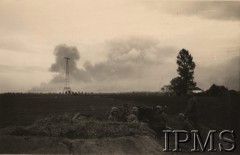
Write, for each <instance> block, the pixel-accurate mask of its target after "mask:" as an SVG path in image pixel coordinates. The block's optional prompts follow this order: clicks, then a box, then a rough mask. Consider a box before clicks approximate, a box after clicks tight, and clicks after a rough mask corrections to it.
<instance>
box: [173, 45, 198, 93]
mask: <svg viewBox="0 0 240 155" xmlns="http://www.w3.org/2000/svg"><path fill="white" fill-rule="evenodd" d="M177 64H178V68H177V72H178V74H179V76H178V77H176V78H173V79H172V80H171V82H170V83H171V88H172V89H173V91H174V92H175V93H176V94H177V95H186V94H187V91H188V90H189V89H191V88H194V87H195V86H196V82H194V76H193V75H194V69H195V67H196V65H195V62H194V61H193V57H192V55H191V54H190V53H189V52H188V51H187V50H186V49H182V50H180V52H179V54H178V56H177Z"/></svg>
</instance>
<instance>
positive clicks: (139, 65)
mask: <svg viewBox="0 0 240 155" xmlns="http://www.w3.org/2000/svg"><path fill="white" fill-rule="evenodd" d="M104 49H105V50H106V51H107V55H106V60H104V61H101V62H99V63H96V64H94V63H93V62H91V61H90V60H88V61H86V62H85V63H83V66H82V67H81V68H78V66H77V61H81V60H80V54H79V51H78V49H77V48H76V47H72V46H67V45H58V46H56V48H55V50H54V55H55V58H56V59H55V63H54V64H52V65H51V67H50V71H51V72H53V73H56V75H55V76H54V77H53V79H51V80H50V82H48V83H43V84H41V86H40V87H35V88H32V89H31V90H30V91H33V92H41V91H47V90H51V91H53V90H55V91H57V90H58V91H61V89H62V88H63V83H64V72H65V68H66V66H65V65H66V62H65V59H64V57H69V58H70V62H69V68H70V77H71V78H70V81H71V84H72V83H74V86H75V87H76V89H80V90H83V89H84V90H91V91H132V90H136V89H137V90H139V89H140V87H141V90H146V89H148V88H149V89H152V87H156V84H155V83H154V84H153V83H152V84H150V87H149V86H145V84H143V81H149V80H151V79H152V78H153V75H155V74H156V73H157V76H156V75H155V77H156V78H159V74H161V73H164V72H165V69H164V68H165V67H164V66H166V64H167V65H168V66H169V67H170V68H172V74H174V70H175V69H174V67H173V66H174V65H173V64H174V63H175V62H172V59H171V57H172V56H173V55H175V54H176V52H177V50H176V48H175V47H168V46H162V45H161V44H160V43H159V42H158V41H157V40H154V39H149V38H130V39H125V40H112V41H108V42H106V44H105V47H104ZM160 70H162V71H161V72H160ZM156 71H157V72H156ZM169 71H171V69H169V70H168V74H167V73H164V74H165V77H163V76H162V79H165V82H166V81H167V79H168V78H169V77H168V75H170V76H171V75H172V74H171V73H169ZM158 80H159V79H158ZM103 84H104V85H103ZM139 84H140V85H141V84H142V85H144V87H143V86H138V85H139ZM148 84H149V83H148ZM136 86H137V87H139V88H137V87H136ZM121 87H124V88H121ZM158 87H160V86H158Z"/></svg>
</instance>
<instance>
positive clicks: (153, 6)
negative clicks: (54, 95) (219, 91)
mask: <svg viewBox="0 0 240 155" xmlns="http://www.w3.org/2000/svg"><path fill="white" fill-rule="evenodd" d="M239 10H240V2H227V1H221V2H219V1H159V0H138V1H136V0H114V1H112V0H92V1H86V0H84V1H83V0H41V1H32V0H1V1H0V34H1V35H0V93H4V92H60V91H62V90H63V87H64V70H65V61H64V57H65V56H68V57H70V58H71V61H70V86H71V88H72V90H73V91H92V92H125V91H159V90H160V89H161V87H163V86H164V85H167V84H169V82H170V81H171V79H173V78H174V77H176V76H177V71H176V69H177V64H176V57H177V54H178V52H179V51H180V50H181V49H183V48H184V49H187V50H188V51H189V52H190V54H191V55H192V56H193V61H194V62H195V63H196V69H195V73H194V76H195V78H194V80H195V81H196V82H197V86H198V87H200V88H202V89H204V90H206V89H208V88H209V87H210V86H211V85H212V84H217V85H224V86H226V87H228V88H229V89H235V90H240V80H239V79H240V11H239Z"/></svg>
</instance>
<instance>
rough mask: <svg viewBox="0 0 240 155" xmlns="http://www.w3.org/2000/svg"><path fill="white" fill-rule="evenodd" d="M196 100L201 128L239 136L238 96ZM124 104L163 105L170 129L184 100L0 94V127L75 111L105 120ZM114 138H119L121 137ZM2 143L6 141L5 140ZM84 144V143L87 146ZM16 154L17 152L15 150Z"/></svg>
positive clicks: (152, 95)
mask: <svg viewBox="0 0 240 155" xmlns="http://www.w3.org/2000/svg"><path fill="white" fill-rule="evenodd" d="M196 98H197V101H198V111H199V117H198V118H199V122H200V124H201V126H202V127H204V128H206V129H217V130H222V129H234V130H235V131H236V132H237V134H238V133H239V129H240V128H239V124H238V120H237V118H239V116H240V114H239V109H240V108H239V104H237V103H238V102H239V101H240V100H239V96H238V98H234V99H229V97H226V96H218V97H214V96H197V97H196ZM126 103H127V104H129V105H131V106H149V107H154V106H156V105H162V106H165V105H166V106H167V108H166V113H167V115H168V117H169V120H170V123H169V124H170V125H171V126H172V127H174V126H175V123H176V116H177V114H178V113H181V112H184V110H185V108H186V105H187V99H186V97H168V96H161V95H159V94H157V93H126V94H80V95H60V94H1V95H0V119H1V120H0V128H1V129H5V128H9V127H16V126H29V125H31V124H32V123H33V122H34V121H35V120H38V119H41V118H44V117H48V116H50V115H64V114H68V115H71V116H73V115H74V114H75V113H78V112H80V113H81V114H84V115H86V116H89V117H94V118H96V119H97V120H102V121H106V120H107V117H108V115H109V112H110V109H111V107H113V106H117V107H120V106H122V105H124V104H126ZM5 138H6V137H5ZM118 138H120V139H121V137H118ZM138 138H139V137H138ZM141 138H142V139H141ZM148 138H149V137H148ZM148 138H146V137H140V138H139V139H140V141H146V139H148ZM45 140H46V139H45ZM114 140H115V141H114ZM128 140H129V139H128ZM135 140H136V139H134V140H132V141H131V140H130V141H131V143H134V141H135ZM5 141H7V140H6V139H5ZM14 141H16V144H17V143H21V140H19V139H15V140H14ZM87 141H88V140H87ZM87 141H85V142H86V143H87ZM93 141H94V140H93ZM106 141H107V140H106ZM110 141H111V143H117V142H116V139H111V140H110ZM78 143H81V144H82V143H83V142H80V140H78ZM89 143H96V142H89ZM123 143H124V142H123ZM148 143H149V142H148ZM28 145H30V144H28ZM86 145H87V144H86ZM103 145H109V139H108V143H107V142H105V144H103ZM116 145H119V144H116ZM143 145H144V144H143ZM143 145H140V144H139V146H138V147H137V148H141V147H143ZM157 145H158V144H155V143H154V145H153V146H154V147H160V146H157ZM58 147H59V146H58ZM114 147H116V146H114ZM154 147H153V148H152V149H153V150H154V149H155V148H154ZM0 150H1V148H0ZM129 150H131V149H129ZM16 152H17V153H19V152H18V151H16ZM16 152H13V153H16ZM40 152H41V151H40ZM60 152H61V150H60ZM63 152H64V151H63ZM110 152H111V150H110ZM21 153H22V152H21ZM30 153H31V152H30ZM35 153H39V152H35ZM55 153H56V152H55ZM58 153H59V152H58ZM82 153H84V152H82ZM85 153H89V152H85ZM90 153H94V152H90ZM103 153H107V152H103ZM120 153H121V152H120ZM145 153H147V152H145Z"/></svg>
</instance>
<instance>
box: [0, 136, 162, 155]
mask: <svg viewBox="0 0 240 155" xmlns="http://www.w3.org/2000/svg"><path fill="white" fill-rule="evenodd" d="M0 143H1V147H0V153H11V154H12V153H27V154H28V153H31V154H32V153H33V154H39V153H44V154H68V153H70V154H73V153H74V154H159V152H161V151H162V149H163V148H162V146H161V145H160V144H159V143H158V142H157V141H155V139H154V138H152V137H149V136H124V137H117V138H101V139H67V138H56V137H33V136H23V137H22V136H21V137H19V136H2V137H1V138H0Z"/></svg>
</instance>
